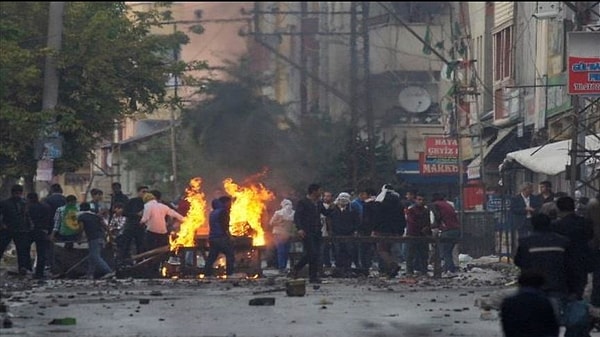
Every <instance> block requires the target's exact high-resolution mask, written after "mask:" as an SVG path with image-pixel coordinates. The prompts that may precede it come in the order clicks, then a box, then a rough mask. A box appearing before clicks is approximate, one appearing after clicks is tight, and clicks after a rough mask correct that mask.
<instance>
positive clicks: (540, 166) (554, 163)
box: [504, 135, 600, 176]
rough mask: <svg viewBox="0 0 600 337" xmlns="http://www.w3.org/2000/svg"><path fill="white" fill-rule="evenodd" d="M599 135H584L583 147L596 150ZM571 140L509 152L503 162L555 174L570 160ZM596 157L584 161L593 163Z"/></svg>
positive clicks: (537, 171) (599, 141) (562, 169)
mask: <svg viewBox="0 0 600 337" xmlns="http://www.w3.org/2000/svg"><path fill="white" fill-rule="evenodd" d="M598 137H600V135H589V136H586V137H585V149H586V150H589V151H598V149H600V140H599V139H598ZM570 149H571V140H563V141H560V142H555V143H549V144H546V145H542V146H536V147H532V148H528V149H525V150H520V151H515V152H510V153H508V154H507V155H506V158H505V159H504V162H505V163H506V162H515V161H516V162H518V163H519V164H521V165H523V166H524V167H526V168H528V169H529V170H531V171H533V172H536V173H543V174H547V175H551V176H553V175H557V174H559V173H561V172H563V171H565V169H566V166H567V165H568V164H570V162H571V156H570V154H569V151H570ZM597 161H598V158H590V160H588V161H587V162H586V163H590V164H592V165H595V164H596V163H597Z"/></svg>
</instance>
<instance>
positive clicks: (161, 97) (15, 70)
mask: <svg viewBox="0 0 600 337" xmlns="http://www.w3.org/2000/svg"><path fill="white" fill-rule="evenodd" d="M168 7H169V6H168V3H164V2H157V3H155V4H154V8H153V9H152V10H150V11H144V12H135V11H131V10H130V8H128V7H127V6H126V5H125V3H124V2H67V3H66V6H65V13H64V27H63V38H62V46H61V49H60V51H58V52H57V51H49V50H47V48H46V40H47V33H46V32H47V26H48V8H49V3H48V2H3V3H2V7H1V11H0V46H1V53H0V98H1V100H0V172H2V174H3V178H11V177H12V178H14V177H20V176H24V177H27V178H28V179H31V177H32V176H33V175H34V173H35V168H36V161H37V158H34V145H35V142H36V140H37V139H38V138H40V137H41V136H42V135H43V134H44V131H45V130H47V129H48V128H49V127H51V128H53V129H55V130H57V131H58V132H59V133H60V135H61V136H62V137H63V138H64V144H63V156H62V158H60V159H57V160H55V161H54V174H60V173H64V172H69V171H74V170H76V169H77V168H79V167H81V166H82V165H83V164H84V163H86V162H87V161H88V160H90V159H91V157H92V153H91V150H92V149H93V148H94V147H95V146H96V145H98V143H99V142H101V141H102V140H103V139H109V138H110V135H111V133H112V132H113V130H114V126H115V123H116V122H119V121H121V120H123V119H124V118H126V117H129V116H134V115H135V114H139V113H152V112H154V111H156V110H157V109H159V108H161V107H164V106H165V105H169V104H178V103H177V102H169V101H168V99H167V97H168V95H167V94H166V83H167V80H168V78H169V76H170V74H180V73H182V72H183V71H185V70H186V69H189V68H198V67H204V66H205V65H204V64H202V63H193V64H187V63H185V62H182V61H173V59H172V58H173V57H172V55H173V51H174V50H177V49H178V48H180V45H181V44H186V43H188V41H189V39H188V37H187V35H186V34H184V33H182V32H176V33H173V34H167V35H159V34H154V33H153V29H154V28H155V27H160V26H161V23H162V22H165V21H168V20H170V19H171V17H170V12H169V11H168ZM51 52H53V53H55V56H56V59H57V63H58V72H59V78H60V79H59V98H58V104H57V106H56V108H55V109H53V111H42V93H43V65H44V59H45V57H46V56H47V55H48V54H49V53H51Z"/></svg>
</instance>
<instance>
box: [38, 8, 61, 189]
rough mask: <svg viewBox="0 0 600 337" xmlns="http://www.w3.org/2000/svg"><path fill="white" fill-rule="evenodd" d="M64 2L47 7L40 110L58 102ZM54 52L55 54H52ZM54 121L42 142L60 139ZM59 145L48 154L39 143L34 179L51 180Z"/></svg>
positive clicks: (44, 109) (49, 109)
mask: <svg viewBox="0 0 600 337" xmlns="http://www.w3.org/2000/svg"><path fill="white" fill-rule="evenodd" d="M64 8H65V3H64V2H58V1H53V2H50V7H49V16H48V44H47V45H48V49H49V50H50V51H51V53H49V54H48V55H47V56H46V64H45V66H44V92H43V94H42V110H43V111H51V110H54V108H56V104H57V103H58V85H59V78H58V72H57V71H56V56H55V54H58V53H59V52H60V49H61V44H62V32H63V13H64ZM54 53H55V54H54ZM55 122H56V121H55V120H52V121H49V123H50V125H48V126H46V129H45V130H44V131H43V134H42V135H41V137H40V138H41V142H42V143H50V142H47V141H46V140H47V139H52V138H53V139H55V140H58V141H61V140H60V139H59V135H58V131H57V130H56V127H55V126H54V123H55ZM57 145H58V147H60V150H59V152H57V153H56V152H55V153H53V154H49V153H47V152H46V151H44V147H45V144H42V145H41V153H40V156H39V157H38V158H37V160H38V169H37V172H36V181H46V182H48V181H51V180H52V177H53V175H54V173H53V170H54V162H53V160H54V159H58V158H60V157H61V156H62V144H57ZM35 190H36V191H38V192H39V191H40V190H41V188H40V187H39V186H37V185H36V186H35Z"/></svg>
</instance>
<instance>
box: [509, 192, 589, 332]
mask: <svg viewBox="0 0 600 337" xmlns="http://www.w3.org/2000/svg"><path fill="white" fill-rule="evenodd" d="M538 191H539V193H537V194H534V184H532V183H530V182H524V183H523V184H522V185H521V188H520V190H519V193H518V194H517V195H515V196H514V197H513V198H512V199H511V204H510V210H511V215H512V224H513V225H514V226H515V227H514V230H515V232H516V235H517V240H516V242H517V247H516V253H515V255H514V263H515V265H516V266H518V267H519V268H520V271H521V276H520V278H519V285H520V289H519V291H518V292H517V294H515V295H513V296H510V297H508V298H507V299H505V300H504V302H503V303H502V308H501V317H502V326H503V330H504V333H505V336H506V337H516V336H530V337H536V336H540V337H541V336H544V337H549V336H559V327H560V326H564V327H565V336H566V337H589V336H590V331H591V330H592V328H593V323H592V319H591V317H590V315H589V306H593V307H600V194H598V195H596V197H595V198H591V199H587V198H585V199H584V198H582V197H581V196H573V197H572V196H569V195H568V194H567V193H563V192H556V193H554V192H553V191H552V184H551V183H550V182H549V181H543V182H541V183H540V184H539V185H538ZM590 274H591V279H592V287H591V288H592V291H591V295H590V297H589V299H587V298H584V291H585V289H586V287H587V285H588V280H589V275H590Z"/></svg>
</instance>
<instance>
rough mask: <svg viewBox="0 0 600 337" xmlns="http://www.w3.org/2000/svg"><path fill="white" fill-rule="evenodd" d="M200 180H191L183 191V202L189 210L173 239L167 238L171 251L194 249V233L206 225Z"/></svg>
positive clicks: (204, 202)
mask: <svg viewBox="0 0 600 337" xmlns="http://www.w3.org/2000/svg"><path fill="white" fill-rule="evenodd" d="M201 186H202V178H199V177H195V178H192V179H191V180H190V182H189V184H188V187H187V188H186V190H185V202H187V203H188V204H189V210H188V212H187V214H186V215H185V219H184V220H183V222H182V223H181V225H180V227H179V232H177V235H176V236H175V237H173V236H171V237H170V238H169V243H170V247H171V250H172V251H173V250H177V249H178V248H180V247H194V246H195V245H196V232H197V231H198V229H199V228H200V227H202V226H205V225H206V198H205V197H204V193H203V192H202V191H201V189H200V188H201Z"/></svg>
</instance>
